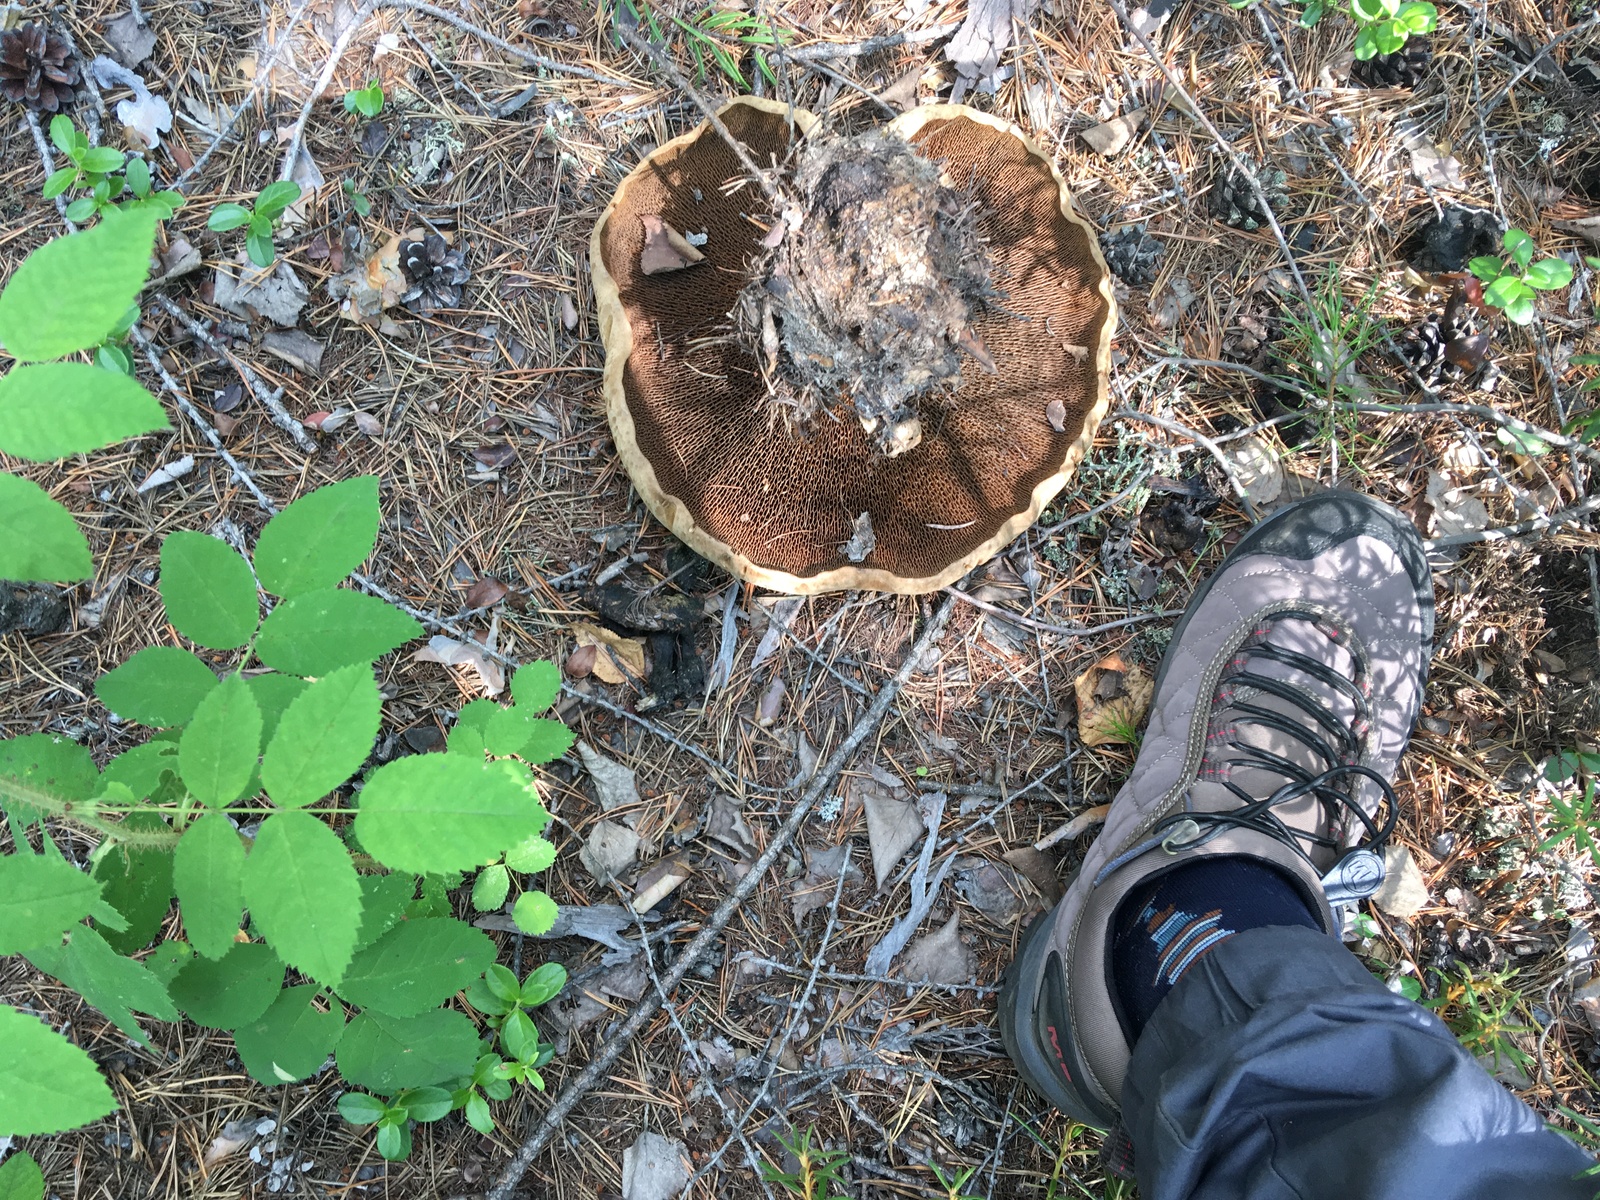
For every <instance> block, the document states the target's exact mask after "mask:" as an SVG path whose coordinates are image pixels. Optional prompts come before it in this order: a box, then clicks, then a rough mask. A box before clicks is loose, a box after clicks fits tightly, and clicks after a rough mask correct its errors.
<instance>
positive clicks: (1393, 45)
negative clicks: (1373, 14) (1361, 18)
mask: <svg viewBox="0 0 1600 1200" xmlns="http://www.w3.org/2000/svg"><path fill="white" fill-rule="evenodd" d="M1372 37H1373V41H1375V42H1376V43H1377V46H1378V52H1379V53H1380V54H1393V53H1394V52H1395V51H1396V50H1398V49H1400V47H1401V46H1404V45H1405V44H1406V30H1405V26H1404V25H1402V24H1400V22H1399V21H1381V22H1379V23H1378V24H1377V25H1374V26H1373V27H1372Z"/></svg>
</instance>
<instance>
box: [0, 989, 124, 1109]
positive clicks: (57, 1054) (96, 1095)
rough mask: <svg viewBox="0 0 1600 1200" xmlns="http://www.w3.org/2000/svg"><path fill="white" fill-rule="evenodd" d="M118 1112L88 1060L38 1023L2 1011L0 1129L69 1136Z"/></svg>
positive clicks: (10, 1010) (13, 1011)
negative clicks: (78, 1129) (68, 1132)
mask: <svg viewBox="0 0 1600 1200" xmlns="http://www.w3.org/2000/svg"><path fill="white" fill-rule="evenodd" d="M116 1107H117V1101H116V1097H114V1096H113V1095H112V1094H111V1089H110V1088H109V1087H107V1086H106V1081H105V1079H104V1078H102V1077H101V1075H100V1071H99V1069H98V1068H97V1067H96V1066H95V1065H94V1061H93V1060H92V1059H91V1058H90V1057H89V1056H88V1055H87V1054H85V1053H84V1052H83V1051H82V1050H80V1049H79V1048H78V1047H77V1046H74V1045H73V1044H72V1043H71V1042H69V1041H68V1040H67V1039H66V1038H64V1037H62V1036H61V1035H60V1034H59V1033H57V1032H56V1031H55V1030H53V1029H51V1028H50V1027H49V1026H48V1025H46V1024H45V1023H44V1022H43V1021H41V1020H39V1019H38V1018H37V1017H33V1016H30V1015H28V1014H27V1013H22V1012H18V1011H17V1010H16V1009H14V1008H8V1007H7V1006H5V1005H0V1129H4V1130H5V1131H6V1133H7V1134H11V1135H15V1136H19V1137H25V1136H30V1135H33V1134H43V1133H64V1132H65V1131H67V1130H68V1129H76V1128H78V1127H79V1126H80V1125H87V1124H88V1123H89V1122H91V1121H97V1120H99V1119H100V1118H101V1117H103V1116H105V1115H106V1114H107V1113H109V1112H112V1111H114V1110H115V1109H116Z"/></svg>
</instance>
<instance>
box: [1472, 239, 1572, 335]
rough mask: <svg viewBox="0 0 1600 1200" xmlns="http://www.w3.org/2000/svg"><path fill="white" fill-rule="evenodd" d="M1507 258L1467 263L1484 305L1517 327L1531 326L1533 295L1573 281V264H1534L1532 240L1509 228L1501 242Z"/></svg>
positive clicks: (1490, 257) (1562, 261) (1487, 257)
mask: <svg viewBox="0 0 1600 1200" xmlns="http://www.w3.org/2000/svg"><path fill="white" fill-rule="evenodd" d="M1503 244H1504V246H1505V250H1506V253H1507V254H1508V255H1510V258H1509V259H1501V258H1497V257H1496V256H1494V255H1492V254H1485V255H1481V256H1480V257H1478V258H1475V259H1473V260H1472V261H1471V262H1469V263H1468V264H1467V270H1469V271H1471V272H1472V273H1473V274H1474V275H1476V276H1477V277H1478V278H1479V279H1481V280H1483V283H1484V288H1483V302H1484V303H1485V304H1487V305H1488V306H1489V307H1491V308H1498V309H1500V310H1501V311H1503V312H1504V313H1505V314H1506V316H1507V317H1508V318H1509V319H1510V320H1511V321H1512V322H1514V323H1515V324H1517V325H1531V324H1532V323H1533V294H1534V293H1535V292H1553V291H1555V290H1556V289H1557V288H1564V287H1566V286H1567V284H1569V283H1571V282H1572V264H1570V263H1568V262H1567V261H1566V260H1565V259H1560V258H1541V259H1540V260H1539V261H1538V262H1534V261H1533V252H1534V250H1535V248H1536V247H1535V246H1534V243H1533V239H1532V238H1531V237H1529V236H1528V235H1527V234H1526V233H1524V232H1523V231H1522V230H1520V229H1508V230H1506V233H1505V238H1504V239H1503Z"/></svg>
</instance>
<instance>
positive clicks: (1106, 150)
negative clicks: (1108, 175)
mask: <svg viewBox="0 0 1600 1200" xmlns="http://www.w3.org/2000/svg"><path fill="white" fill-rule="evenodd" d="M1143 124H1144V110H1143V109H1138V108H1136V109H1134V110H1133V111H1132V112H1128V113H1123V114H1122V115H1121V116H1120V117H1112V118H1111V120H1109V121H1102V122H1100V124H1098V125H1091V126H1089V128H1088V129H1085V130H1084V131H1083V132H1082V133H1080V134H1079V135H1078V136H1079V137H1081V138H1082V139H1083V140H1084V142H1085V143H1086V144H1087V145H1088V147H1089V149H1091V150H1093V151H1094V152H1095V153H1096V154H1098V155H1100V157H1102V158H1112V157H1114V156H1115V155H1118V154H1121V153H1122V152H1123V151H1124V150H1126V149H1127V148H1128V146H1129V144H1130V143H1132V141H1133V139H1134V138H1135V137H1136V136H1138V133H1139V129H1140V127H1141V126H1142V125H1143Z"/></svg>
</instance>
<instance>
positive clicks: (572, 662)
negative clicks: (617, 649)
mask: <svg viewBox="0 0 1600 1200" xmlns="http://www.w3.org/2000/svg"><path fill="white" fill-rule="evenodd" d="M599 650H600V648H599V647H598V646H596V645H594V644H593V643H592V642H591V643H590V644H589V645H587V646H579V647H578V648H577V649H576V650H574V651H573V652H572V653H571V654H569V655H567V662H566V668H565V669H566V672H567V678H569V679H584V678H587V677H588V675H589V673H590V672H592V671H593V670H594V662H595V656H596V655H597V654H598V653H599Z"/></svg>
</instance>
